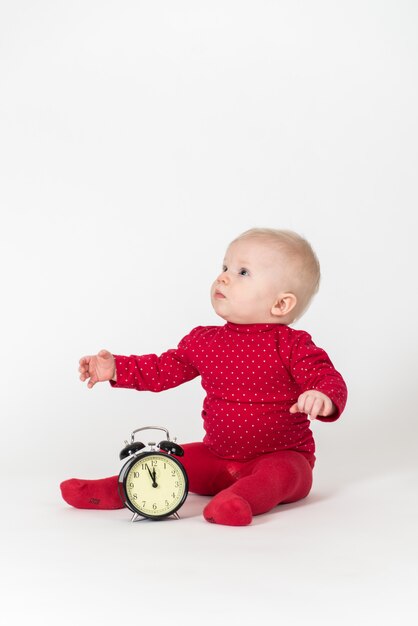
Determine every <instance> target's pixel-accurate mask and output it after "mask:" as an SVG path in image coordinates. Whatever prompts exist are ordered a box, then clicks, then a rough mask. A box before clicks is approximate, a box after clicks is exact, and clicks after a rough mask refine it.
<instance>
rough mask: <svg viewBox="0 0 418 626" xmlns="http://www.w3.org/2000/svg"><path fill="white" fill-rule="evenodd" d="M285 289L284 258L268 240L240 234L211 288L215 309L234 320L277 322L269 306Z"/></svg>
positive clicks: (239, 322)
mask: <svg viewBox="0 0 418 626" xmlns="http://www.w3.org/2000/svg"><path fill="white" fill-rule="evenodd" d="M284 291H286V284H285V272H284V260H283V258H282V255H281V254H280V253H279V251H278V250H276V249H275V248H274V247H273V246H272V244H271V243H268V242H266V241H263V240H260V239H256V238H253V239H252V238H248V239H246V238H244V239H240V240H238V241H234V242H233V243H232V244H231V245H230V246H229V248H228V249H227V251H226V255H225V259H224V265H223V268H222V272H221V274H220V275H219V276H218V278H217V279H216V280H215V282H214V283H213V285H212V288H211V300H212V306H213V308H214V309H215V312H216V313H217V314H218V315H219V316H220V317H222V318H223V319H224V320H226V321H228V322H234V323H236V324H264V323H271V322H280V321H281V320H280V319H278V318H277V317H276V316H275V315H273V314H272V312H271V310H272V307H273V306H274V304H275V302H276V301H277V299H278V297H279V295H280V294H281V293H282V292H284Z"/></svg>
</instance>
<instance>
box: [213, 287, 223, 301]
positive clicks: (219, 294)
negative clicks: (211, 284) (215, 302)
mask: <svg viewBox="0 0 418 626" xmlns="http://www.w3.org/2000/svg"><path fill="white" fill-rule="evenodd" d="M215 298H218V299H219V300H224V299H225V298H226V296H225V295H224V294H223V293H222V291H218V289H216V291H215Z"/></svg>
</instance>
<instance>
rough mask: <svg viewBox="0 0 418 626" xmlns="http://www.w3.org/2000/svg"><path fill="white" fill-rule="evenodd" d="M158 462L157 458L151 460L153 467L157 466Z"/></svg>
mask: <svg viewBox="0 0 418 626" xmlns="http://www.w3.org/2000/svg"><path fill="white" fill-rule="evenodd" d="M157 463H158V461H156V460H155V459H154V460H151V467H157Z"/></svg>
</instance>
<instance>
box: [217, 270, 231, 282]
mask: <svg viewBox="0 0 418 626" xmlns="http://www.w3.org/2000/svg"><path fill="white" fill-rule="evenodd" d="M228 280H229V278H228V276H227V274H226V272H221V274H219V276H218V278H217V279H216V282H217V283H224V284H226V283H227V282H228Z"/></svg>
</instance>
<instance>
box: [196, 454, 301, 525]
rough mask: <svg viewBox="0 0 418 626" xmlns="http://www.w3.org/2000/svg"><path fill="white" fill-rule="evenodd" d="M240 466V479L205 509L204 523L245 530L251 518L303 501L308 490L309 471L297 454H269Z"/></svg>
mask: <svg viewBox="0 0 418 626" xmlns="http://www.w3.org/2000/svg"><path fill="white" fill-rule="evenodd" d="M237 465H238V464H237ZM240 465H241V472H240V474H241V477H239V478H238V480H237V481H236V482H235V483H234V484H233V485H231V486H230V487H228V488H227V489H224V490H223V491H221V492H220V493H218V495H216V496H215V497H214V498H213V499H212V500H211V501H210V502H209V504H208V505H207V506H206V507H205V510H204V512H203V514H204V517H205V519H206V520H207V521H208V522H213V523H216V524H226V525H228V526H246V525H247V524H250V523H251V521H252V517H253V515H260V514H261V513H266V512H267V511H270V510H271V509H272V508H274V507H275V506H276V505H277V504H280V503H285V502H295V501H296V500H300V499H302V498H305V497H306V496H307V495H308V493H309V491H310V489H311V486H312V468H311V466H310V464H309V462H308V460H307V459H306V458H305V456H303V454H300V453H298V452H292V451H284V452H273V453H271V454H266V455H263V456H261V457H259V458H258V459H254V460H253V461H249V462H248V463H242V464H240Z"/></svg>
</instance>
